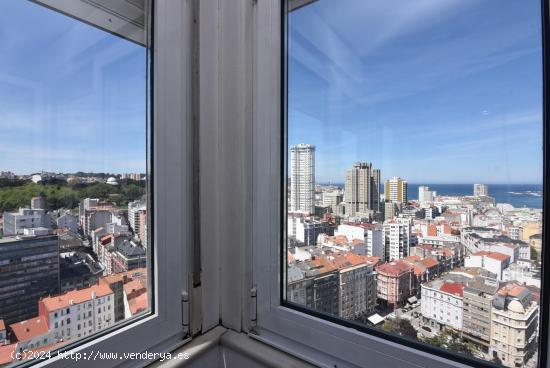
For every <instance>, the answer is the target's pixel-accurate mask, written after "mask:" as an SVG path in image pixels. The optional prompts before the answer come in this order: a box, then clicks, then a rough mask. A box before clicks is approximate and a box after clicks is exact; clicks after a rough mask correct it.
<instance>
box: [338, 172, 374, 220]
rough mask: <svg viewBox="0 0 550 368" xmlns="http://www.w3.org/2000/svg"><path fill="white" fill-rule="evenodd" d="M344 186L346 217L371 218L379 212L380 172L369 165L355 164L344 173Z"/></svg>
mask: <svg viewBox="0 0 550 368" xmlns="http://www.w3.org/2000/svg"><path fill="white" fill-rule="evenodd" d="M344 184H345V186H344V193H345V202H346V214H347V215H349V216H371V215H372V214H374V213H376V212H380V170H377V169H374V168H373V167H372V164H371V163H368V162H356V163H355V164H354V165H353V167H352V168H351V169H349V170H347V171H346V178H345V183H344Z"/></svg>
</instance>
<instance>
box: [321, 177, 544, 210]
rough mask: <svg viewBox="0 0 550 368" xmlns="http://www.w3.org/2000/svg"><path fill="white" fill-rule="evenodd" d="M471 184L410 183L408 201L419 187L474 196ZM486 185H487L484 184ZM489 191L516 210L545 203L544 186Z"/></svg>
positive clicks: (496, 186) (495, 187)
mask: <svg viewBox="0 0 550 368" xmlns="http://www.w3.org/2000/svg"><path fill="white" fill-rule="evenodd" d="M317 184H318V185H334V186H337V187H339V188H343V187H344V184H343V183H324V184H322V183H317ZM474 184H477V183H471V184H450V183H445V184H433V183H432V184H430V183H427V184H426V183H422V184H419V183H409V184H408V199H409V200H417V199H418V187H420V186H427V187H429V188H430V190H433V191H436V192H437V194H438V195H448V196H468V195H473V186H474ZM483 184H485V183H483ZM486 185H487V186H488V190H489V196H490V197H493V198H495V201H496V203H497V204H500V203H508V204H511V205H512V206H514V207H516V208H523V207H527V208H536V209H542V203H543V191H542V187H543V184H486ZM383 191H384V184H383V183H381V185H380V192H381V193H383Z"/></svg>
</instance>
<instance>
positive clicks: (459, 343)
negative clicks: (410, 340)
mask: <svg viewBox="0 0 550 368" xmlns="http://www.w3.org/2000/svg"><path fill="white" fill-rule="evenodd" d="M421 341H423V342H425V343H427V344H430V345H435V346H438V347H440V348H442V349H445V350H450V351H452V352H455V353H461V354H464V355H467V356H473V355H474V354H473V352H474V350H475V347H474V345H473V344H472V343H470V342H465V341H464V340H463V339H462V337H461V336H460V333H459V332H457V331H452V330H444V331H443V332H441V333H440V334H439V335H435V336H434V337H425V338H422V339H421Z"/></svg>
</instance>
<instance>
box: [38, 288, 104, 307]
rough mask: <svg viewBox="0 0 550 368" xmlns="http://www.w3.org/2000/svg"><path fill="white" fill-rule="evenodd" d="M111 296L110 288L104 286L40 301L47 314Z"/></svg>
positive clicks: (74, 291)
mask: <svg viewBox="0 0 550 368" xmlns="http://www.w3.org/2000/svg"><path fill="white" fill-rule="evenodd" d="M109 294H113V291H112V290H111V288H110V287H109V286H107V285H105V284H102V285H94V286H91V287H89V288H85V289H81V290H73V291H69V292H68V293H66V294H62V295H59V296H53V297H47V298H44V299H42V300H40V303H43V304H44V306H45V308H46V310H47V311H48V312H52V311H55V310H58V309H61V308H66V307H69V306H71V305H74V304H80V303H85V302H87V301H89V300H92V299H94V298H100V297H104V296H107V295H109Z"/></svg>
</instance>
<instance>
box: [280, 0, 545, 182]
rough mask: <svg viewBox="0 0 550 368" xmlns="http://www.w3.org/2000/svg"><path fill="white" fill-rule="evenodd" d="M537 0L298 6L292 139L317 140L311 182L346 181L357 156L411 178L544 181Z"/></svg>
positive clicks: (387, 173) (292, 27)
mask: <svg viewBox="0 0 550 368" xmlns="http://www.w3.org/2000/svg"><path fill="white" fill-rule="evenodd" d="M392 3H393V4H394V6H392ZM539 8H540V6H539V4H538V3H537V2H536V1H525V2H521V3H517V2H513V1H503V2H498V3H495V2H490V1H478V2H463V1H426V2H423V3H422V4H416V3H410V4H403V3H402V2H397V1H389V2H385V3H384V4H378V3H376V2H372V1H356V0H350V1H349V2H348V3H347V4H346V6H345V7H334V6H331V2H329V1H318V2H315V3H313V4H312V5H310V6H308V7H307V9H300V10H297V11H296V12H294V13H293V14H292V15H291V17H290V20H289V49H290V51H291V52H290V53H289V71H288V74H289V86H288V106H289V113H288V119H289V123H288V127H289V130H288V141H289V144H290V145H294V144H298V143H302V142H304V141H306V142H305V143H309V144H313V145H315V146H316V147H317V162H318V163H319V165H318V167H317V168H316V173H317V181H318V182H335V181H343V180H342V179H341V177H343V173H344V171H345V168H347V167H350V166H351V165H353V163H354V162H356V161H367V162H373V163H375V164H376V165H377V167H378V168H380V170H381V172H382V175H383V177H384V178H387V177H391V176H393V175H399V176H402V177H404V178H406V179H407V180H408V181H409V182H410V183H420V182H426V183H474V182H486V183H514V182H518V183H540V182H542V171H541V170H540V168H541V167H542V134H541V133H542V84H541V81H542V74H541V70H542V54H541V32H540V9H539ZM496 13H498V14H499V17H494V16H492V14H496ZM450 19H453V21H452V22H450V21H449V20H450ZM365 35H368V37H365ZM519 91H521V93H520V92H519Z"/></svg>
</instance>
